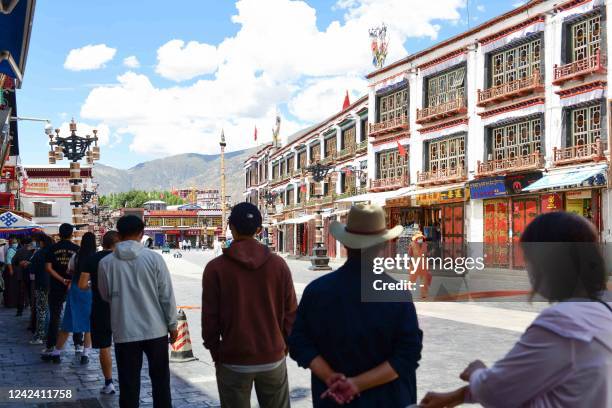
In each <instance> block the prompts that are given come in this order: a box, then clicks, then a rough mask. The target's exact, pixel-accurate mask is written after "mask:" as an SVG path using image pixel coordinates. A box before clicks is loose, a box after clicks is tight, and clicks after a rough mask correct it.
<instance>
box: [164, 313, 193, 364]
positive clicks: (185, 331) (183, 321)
mask: <svg viewBox="0 0 612 408" xmlns="http://www.w3.org/2000/svg"><path fill="white" fill-rule="evenodd" d="M177 330H178V336H177V338H176V341H175V342H174V343H173V344H172V345H171V346H170V348H171V351H170V361H171V362H173V363H186V362H188V361H193V360H197V358H195V356H194V355H193V350H192V348H191V336H190V335H189V326H188V325H187V316H185V312H184V311H183V310H182V309H180V310H179V311H178V326H177Z"/></svg>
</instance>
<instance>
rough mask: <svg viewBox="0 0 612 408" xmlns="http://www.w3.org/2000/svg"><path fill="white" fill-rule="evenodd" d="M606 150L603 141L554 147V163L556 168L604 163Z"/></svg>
mask: <svg viewBox="0 0 612 408" xmlns="http://www.w3.org/2000/svg"><path fill="white" fill-rule="evenodd" d="M605 148H606V147H605V145H604V143H603V142H602V140H601V139H597V140H596V141H595V143H589V144H583V145H577V146H570V147H563V148H558V147H554V148H553V163H554V165H555V166H562V165H564V164H575V163H581V162H590V161H595V162H596V161H602V160H605V159H606V156H605V155H604V150H605Z"/></svg>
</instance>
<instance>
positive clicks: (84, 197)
mask: <svg viewBox="0 0 612 408" xmlns="http://www.w3.org/2000/svg"><path fill="white" fill-rule="evenodd" d="M96 194H97V193H96V192H95V191H89V190H87V189H84V190H83V191H81V203H82V204H87V203H89V202H90V201H91V199H92V198H93V197H94V196H95V195H96ZM89 212H90V213H91V209H90V211H89ZM92 214H93V213H92ZM94 215H95V214H94Z"/></svg>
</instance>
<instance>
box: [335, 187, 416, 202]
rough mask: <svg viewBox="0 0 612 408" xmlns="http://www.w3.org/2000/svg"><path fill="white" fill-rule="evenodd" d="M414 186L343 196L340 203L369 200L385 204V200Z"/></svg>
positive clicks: (397, 195)
mask: <svg viewBox="0 0 612 408" xmlns="http://www.w3.org/2000/svg"><path fill="white" fill-rule="evenodd" d="M413 189H414V188H413V187H404V188H400V189H398V190H393V191H381V192H380V193H365V194H359V195H356V196H353V197H347V198H342V199H340V200H338V201H337V202H339V203H359V202H363V201H369V202H370V203H372V204H378V205H385V200H387V199H389V198H393V197H399V196H400V195H402V194H405V193H407V192H409V191H411V190H413Z"/></svg>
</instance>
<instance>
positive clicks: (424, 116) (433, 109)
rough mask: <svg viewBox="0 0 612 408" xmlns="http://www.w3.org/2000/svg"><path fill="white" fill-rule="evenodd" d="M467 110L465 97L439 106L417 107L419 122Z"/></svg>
mask: <svg viewBox="0 0 612 408" xmlns="http://www.w3.org/2000/svg"><path fill="white" fill-rule="evenodd" d="M465 112H467V107H466V100H465V98H463V97H460V98H457V99H454V100H452V101H448V102H445V103H443V104H440V105H437V106H430V107H427V108H423V109H417V120H416V122H417V123H426V122H431V121H434V120H439V119H443V118H446V117H449V116H453V115H457V114H459V113H465Z"/></svg>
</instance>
